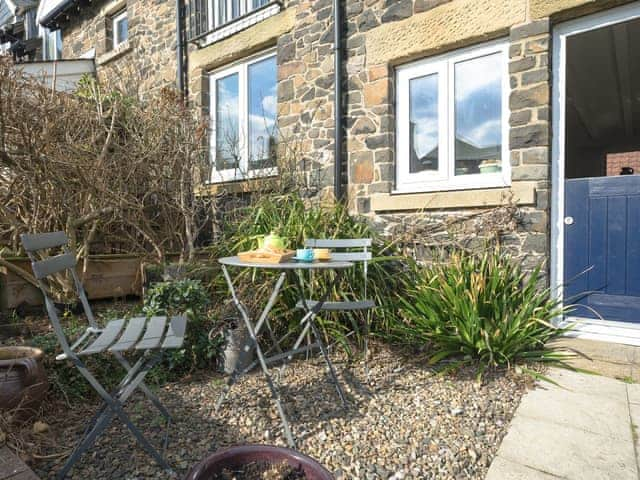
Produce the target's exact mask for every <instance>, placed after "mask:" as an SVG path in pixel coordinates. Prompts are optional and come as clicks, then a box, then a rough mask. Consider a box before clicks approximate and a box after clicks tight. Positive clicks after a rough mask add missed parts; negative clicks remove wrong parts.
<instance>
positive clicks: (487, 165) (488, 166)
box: [478, 158, 502, 173]
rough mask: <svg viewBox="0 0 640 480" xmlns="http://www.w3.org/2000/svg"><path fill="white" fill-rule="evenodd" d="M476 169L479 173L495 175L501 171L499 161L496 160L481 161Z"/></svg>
mask: <svg viewBox="0 0 640 480" xmlns="http://www.w3.org/2000/svg"><path fill="white" fill-rule="evenodd" d="M478 168H479V169H480V173H496V172H499V171H500V170H502V167H501V165H500V160H498V159H497V158H490V159H487V160H483V161H482V162H481V163H480V166H479V167H478Z"/></svg>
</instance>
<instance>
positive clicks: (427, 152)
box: [409, 73, 438, 173]
mask: <svg viewBox="0 0 640 480" xmlns="http://www.w3.org/2000/svg"><path fill="white" fill-rule="evenodd" d="M409 143H410V145H409V147H410V148H409V152H410V153H409V154H410V156H411V158H410V159H409V172H410V173H416V172H422V171H425V170H427V171H437V170H438V74H437V73H434V74H432V75H427V76H425V77H420V78H414V79H412V80H411V81H410V82H409Z"/></svg>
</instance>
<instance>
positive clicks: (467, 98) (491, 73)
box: [455, 53, 502, 148]
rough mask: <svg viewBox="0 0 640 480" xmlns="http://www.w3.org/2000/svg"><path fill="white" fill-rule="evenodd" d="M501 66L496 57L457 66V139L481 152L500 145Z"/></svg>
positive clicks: (492, 56) (478, 59) (481, 58)
mask: <svg viewBox="0 0 640 480" xmlns="http://www.w3.org/2000/svg"><path fill="white" fill-rule="evenodd" d="M501 63H502V62H501V55H500V54H499V53H495V54H493V55H487V56H486V57H480V58H474V59H472V60H467V61H465V62H459V63H456V65H455V92H456V98H455V104H456V106H455V108H456V112H455V115H456V122H455V123H456V137H457V138H459V139H463V140H466V141H468V142H470V143H472V144H473V145H474V146H476V147H479V148H487V147H492V146H496V145H500V143H501V139H502V131H501V124H502V121H501V116H502V88H501Z"/></svg>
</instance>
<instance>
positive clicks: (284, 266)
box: [218, 256, 353, 270]
mask: <svg viewBox="0 0 640 480" xmlns="http://www.w3.org/2000/svg"><path fill="white" fill-rule="evenodd" d="M218 262H219V263H221V264H223V265H229V266H232V267H246V268H265V269H272V270H339V269H342V268H349V267H353V263H352V262H343V261H339V260H329V261H327V262H320V261H317V260H316V261H313V262H298V261H295V260H293V261H289V262H282V263H259V262H244V261H242V260H240V258H239V257H237V256H235V257H223V258H219V259H218Z"/></svg>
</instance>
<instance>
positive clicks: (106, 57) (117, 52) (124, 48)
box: [96, 40, 133, 66]
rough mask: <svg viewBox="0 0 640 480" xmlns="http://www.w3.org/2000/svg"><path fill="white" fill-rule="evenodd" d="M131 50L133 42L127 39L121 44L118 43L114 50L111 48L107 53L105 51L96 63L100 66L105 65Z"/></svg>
mask: <svg viewBox="0 0 640 480" xmlns="http://www.w3.org/2000/svg"><path fill="white" fill-rule="evenodd" d="M131 50H133V46H131V44H130V43H129V40H127V41H125V42H123V43H121V44H120V45H118V46H117V47H116V48H114V49H113V50H110V51H108V52H107V53H103V54H102V55H100V56H99V57H98V58H97V59H96V63H97V64H98V65H100V66H102V65H105V64H107V63H109V62H112V61H114V60H116V59H117V58H120V57H122V56H124V55H126V54H127V53H129V52H130V51H131Z"/></svg>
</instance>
